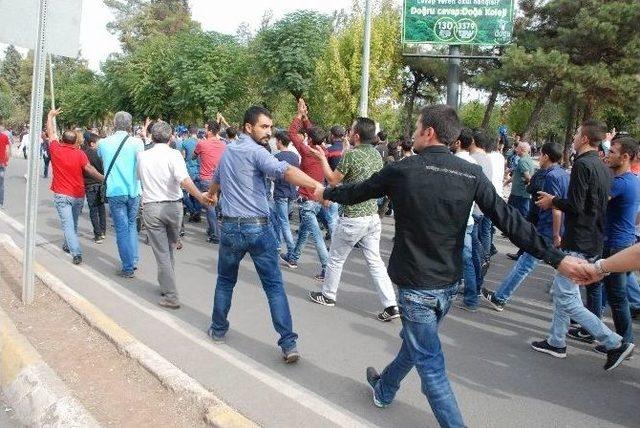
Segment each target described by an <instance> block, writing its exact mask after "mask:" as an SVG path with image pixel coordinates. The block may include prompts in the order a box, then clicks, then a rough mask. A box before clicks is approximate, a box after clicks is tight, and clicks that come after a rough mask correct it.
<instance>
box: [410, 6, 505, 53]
mask: <svg viewBox="0 0 640 428" xmlns="http://www.w3.org/2000/svg"><path fill="white" fill-rule="evenodd" d="M513 15H514V0H404V6H403V13H402V42H403V43H435V44H446V45H491V46H498V45H506V44H508V43H510V42H511V33H512V31H513Z"/></svg>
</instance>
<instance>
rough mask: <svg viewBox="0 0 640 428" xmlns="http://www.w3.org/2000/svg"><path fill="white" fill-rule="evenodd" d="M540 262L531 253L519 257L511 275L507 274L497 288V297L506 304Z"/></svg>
mask: <svg viewBox="0 0 640 428" xmlns="http://www.w3.org/2000/svg"><path fill="white" fill-rule="evenodd" d="M538 263H540V260H538V259H536V258H535V257H533V256H532V255H531V254H529V253H522V255H521V256H520V257H518V261H517V262H516V264H515V265H514V266H513V268H511V272H509V275H507V276H506V278H505V279H504V280H503V281H502V284H500V287H498V288H497V289H496V292H495V297H496V299H497V300H498V301H499V302H500V303H502V304H505V303H506V302H507V301H508V300H509V299H510V298H511V296H512V295H513V293H515V292H516V290H517V289H518V287H520V285H521V284H522V282H523V281H524V280H525V278H526V277H527V275H529V274H530V273H531V272H533V270H534V269H535V268H536V266H537V265H538Z"/></svg>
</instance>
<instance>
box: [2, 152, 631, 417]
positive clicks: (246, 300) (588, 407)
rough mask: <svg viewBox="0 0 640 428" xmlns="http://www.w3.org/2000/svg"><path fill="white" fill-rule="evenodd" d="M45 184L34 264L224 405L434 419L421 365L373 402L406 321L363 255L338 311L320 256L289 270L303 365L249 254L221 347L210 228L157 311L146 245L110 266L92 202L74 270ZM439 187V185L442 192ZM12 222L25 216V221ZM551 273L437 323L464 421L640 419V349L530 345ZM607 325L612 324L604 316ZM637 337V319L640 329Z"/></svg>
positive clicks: (540, 323) (268, 413)
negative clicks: (383, 312) (127, 268)
mask: <svg viewBox="0 0 640 428" xmlns="http://www.w3.org/2000/svg"><path fill="white" fill-rule="evenodd" d="M25 169H26V162H25V161H24V160H22V159H13V161H12V163H11V165H10V167H9V169H8V171H7V174H6V181H5V186H6V198H5V213H6V214H7V215H8V216H10V217H11V218H12V219H14V221H10V222H12V223H13V227H10V226H9V225H8V224H7V223H6V222H2V221H0V233H9V234H10V235H11V236H12V237H14V239H15V240H16V242H17V243H18V244H19V245H22V239H23V238H22V235H21V234H20V233H18V232H17V231H16V230H15V228H18V229H19V227H20V224H18V223H24V207H25V203H24V195H25V185H26V182H25V179H24V177H23V176H24V173H25ZM48 185H49V183H48V180H41V181H40V185H39V200H40V202H39V206H38V233H39V235H40V237H41V238H42V240H40V241H39V246H38V253H37V257H38V260H39V261H40V262H41V263H43V264H44V265H45V266H46V267H47V268H49V269H50V270H51V271H52V272H53V273H54V274H56V275H58V276H59V277H60V278H62V279H63V280H65V281H66V282H67V284H69V285H70V286H71V287H72V288H74V289H75V290H77V291H78V292H80V293H81V294H82V295H84V296H85V297H87V298H88V299H90V300H91V301H93V302H94V303H95V304H96V305H98V306H99V307H100V308H101V309H102V310H104V311H105V312H106V313H107V314H108V315H110V316H112V317H113V318H114V319H115V320H116V321H117V322H119V323H120V324H121V325H123V326H124V327H125V328H126V329H128V330H129V331H130V332H132V333H133V334H134V335H136V336H137V337H138V338H140V339H141V340H142V341H143V342H144V343H146V344H147V345H148V346H150V347H152V348H153V349H155V350H156V351H158V352H159V353H160V354H162V355H163V356H165V357H166V358H168V359H169V360H170V361H172V362H173V363H175V364H176V365H177V366H179V367H180V368H182V369H183V370H184V371H186V372H187V373H189V374H190V375H191V376H193V377H194V378H196V379H197V380H199V381H200V382H202V384H204V385H205V386H206V387H207V388H209V389H211V390H212V391H214V392H215V393H216V394H218V395H219V396H220V397H221V398H222V399H223V400H225V401H226V402H228V403H229V404H231V405H232V406H233V407H235V408H238V409H239V410H240V411H242V412H243V413H244V414H246V415H248V416H249V417H251V418H253V419H254V420H256V421H258V422H259V423H260V424H261V425H263V426H266V427H298V426H302V425H304V426H305V427H306V428H311V427H326V426H381V427H425V426H428V427H433V426H437V424H436V421H435V419H434V417H433V415H432V413H431V411H430V409H429V407H428V405H427V402H426V399H425V397H424V395H423V394H422V393H421V390H420V381H419V378H418V376H417V374H416V372H415V371H412V372H411V373H410V374H409V375H408V376H407V378H406V380H405V382H404V383H403V385H402V388H401V390H400V392H399V393H398V395H397V398H396V401H395V402H394V403H393V405H392V406H390V407H389V408H387V409H384V410H380V409H377V408H375V407H373V405H372V404H371V397H370V391H369V389H368V388H367V386H366V383H365V380H364V370H365V367H366V366H368V365H372V366H375V367H377V368H378V369H382V368H384V366H385V365H386V363H388V362H389V361H391V359H392V358H393V357H394V356H395V353H396V352H397V350H398V348H399V345H400V339H399V337H398V333H399V330H400V322H399V321H396V322H392V323H388V324H384V323H380V322H379V321H377V320H375V319H374V317H375V314H376V312H377V311H379V310H380V307H379V302H378V299H377V297H376V293H375V291H374V289H373V288H372V286H371V285H370V283H369V279H368V275H367V272H366V264H365V262H364V259H363V257H362V254H361V253H360V252H359V251H358V250H354V251H353V253H352V254H351V256H350V257H349V260H348V261H347V263H346V265H345V270H344V273H343V276H342V283H341V286H340V291H339V294H338V303H337V306H336V307H335V308H326V307H322V306H319V305H315V304H312V303H310V302H309V301H308V300H307V292H308V291H309V290H315V289H317V287H318V285H317V283H316V282H315V281H314V280H313V279H312V276H313V275H314V274H315V273H317V268H318V266H317V256H316V255H315V250H314V249H313V248H312V247H311V246H307V248H306V250H305V253H304V255H303V257H302V259H301V263H300V268H299V269H298V270H297V271H289V270H284V271H283V273H284V278H285V287H286V290H287V294H288V296H289V299H290V304H291V308H292V313H293V319H294V328H295V330H296V331H297V332H298V333H299V334H300V341H299V350H300V352H301V354H302V359H301V360H300V362H299V363H298V364H297V365H295V366H287V365H285V364H283V363H282V362H281V360H280V355H279V352H278V351H279V350H278V349H277V347H276V346H275V344H276V340H277V336H276V334H275V332H274V330H273V328H272V326H271V322H270V318H269V314H268V307H267V304H266V300H265V297H264V293H263V292H262V290H261V289H260V288H261V287H260V283H259V281H258V279H257V275H256V273H255V269H254V267H253V264H252V263H251V261H250V259H249V258H246V259H245V260H244V261H243V263H242V265H241V269H240V274H239V281H238V284H237V286H236V289H235V295H234V301H233V306H232V309H231V314H230V322H231V331H230V332H229V334H228V339H227V343H226V344H224V345H214V344H212V343H211V342H210V341H209V340H208V338H207V336H206V334H205V330H206V329H207V327H208V325H209V319H210V314H211V304H212V298H213V291H214V286H215V279H216V275H215V272H216V260H217V247H216V246H215V245H211V244H207V243H206V241H205V235H204V225H203V224H198V225H194V224H188V225H187V235H186V237H185V239H184V244H185V245H184V249H183V250H181V251H179V252H178V253H177V260H176V270H177V278H178V288H179V291H180V294H181V301H182V304H183V306H182V308H181V309H180V310H177V311H169V310H164V309H161V308H159V307H158V306H157V305H156V301H157V299H158V295H157V292H158V288H157V283H156V279H155V277H156V265H155V260H154V258H153V255H152V253H151V248H150V247H148V246H145V245H141V246H140V255H141V263H140V269H139V271H138V272H137V276H136V278H135V279H129V280H126V279H122V278H118V277H116V276H115V275H114V274H115V272H116V270H117V268H118V255H117V250H116V248H115V242H114V236H113V229H111V228H110V229H109V233H108V237H107V241H106V242H105V243H104V244H101V245H96V244H94V243H93V242H92V241H91V237H92V233H91V226H90V223H89V219H88V211H87V209H86V207H85V210H84V212H83V216H82V220H81V222H80V235H81V244H82V246H83V250H84V260H85V263H84V264H83V265H82V266H81V267H74V266H73V265H72V264H71V261H70V259H69V257H68V256H67V255H65V254H63V253H62V252H61V251H60V250H59V248H60V246H61V243H62V233H61V231H60V228H59V221H58V218H57V215H56V213H55V210H54V207H53V203H52V196H51V192H50V191H49V190H48ZM434 191H440V190H438V189H434ZM16 222H17V223H16ZM392 237H393V219H391V218H386V219H385V221H384V229H383V238H382V242H381V248H382V254H383V257H384V258H385V259H386V258H387V257H388V256H389V254H390V250H391V246H392ZM496 240H497V242H496V244H497V246H498V249H499V250H500V254H498V255H497V256H495V258H494V262H493V264H492V267H491V269H490V271H489V274H488V278H487V281H486V282H487V284H486V285H487V286H489V287H491V288H494V287H496V285H497V283H498V282H499V281H500V280H501V279H502V278H503V277H504V276H505V274H506V272H508V270H509V269H510V266H511V265H512V263H513V262H511V261H510V260H508V259H507V258H506V257H505V256H504V253H505V252H508V251H513V250H514V248H513V246H512V245H511V244H510V243H509V242H508V241H507V240H505V239H503V238H500V237H499V234H498V235H497V237H496ZM552 274H553V270H552V269H551V268H549V267H547V266H539V267H538V268H536V270H535V271H534V272H533V274H532V275H531V276H530V277H529V278H528V279H527V281H526V282H525V284H524V285H523V286H522V288H521V289H520V290H519V291H518V293H517V295H516V297H515V298H514V300H513V301H512V303H511V304H510V305H509V306H508V308H507V309H506V310H505V311H504V312H502V313H497V312H494V311H493V310H490V309H488V308H483V309H481V310H480V311H478V312H477V313H467V312H464V311H461V310H459V309H457V308H452V310H451V311H450V313H449V315H447V317H446V319H445V322H444V323H443V325H442V327H441V340H442V342H443V347H444V352H445V355H446V361H447V369H448V372H449V377H450V379H451V381H452V384H453V388H454V391H455V393H456V395H457V398H458V401H459V404H460V407H461V409H462V412H463V415H464V417H465V421H466V423H467V424H468V425H469V426H470V427H513V426H519V427H551V426H553V427H565V426H566V427H578V426H580V427H599V428H604V427H638V426H640V407H639V406H638V403H639V401H638V400H639V399H640V357H636V358H635V359H634V360H632V361H629V362H627V363H625V364H623V365H622V366H621V367H620V368H618V369H616V370H615V371H613V372H611V373H606V372H604V370H603V369H602V365H603V364H604V358H603V357H602V356H600V355H598V354H596V353H594V352H593V351H592V349H591V348H592V347H591V346H590V345H586V344H582V343H575V342H570V348H569V356H568V358H567V359H565V360H558V359H554V358H552V357H548V356H545V355H542V354H539V353H536V352H534V351H532V350H531V349H530V347H529V342H530V341H531V340H532V339H537V338H543V337H545V334H546V332H547V330H548V327H549V324H550V317H551V306H550V301H549V298H548V295H547V294H546V289H547V285H548V283H549V282H550V281H551V278H552ZM607 321H608V322H609V323H610V319H607ZM634 327H635V332H636V335H637V336H640V328H639V327H640V326H639V324H638V323H637V322H636V323H635V324H634Z"/></svg>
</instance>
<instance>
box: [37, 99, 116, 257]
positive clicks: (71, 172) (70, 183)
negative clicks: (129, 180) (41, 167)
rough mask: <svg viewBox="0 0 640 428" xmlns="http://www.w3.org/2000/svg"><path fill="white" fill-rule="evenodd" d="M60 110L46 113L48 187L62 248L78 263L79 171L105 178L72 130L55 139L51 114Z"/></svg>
mask: <svg viewBox="0 0 640 428" xmlns="http://www.w3.org/2000/svg"><path fill="white" fill-rule="evenodd" d="M61 112H62V110H60V109H57V110H50V111H49V114H48V116H47V136H48V137H49V141H50V143H49V153H50V154H51V166H52V168H53V180H52V181H51V191H52V192H53V202H54V204H55V206H56V210H57V211H58V216H59V217H60V224H61V225H62V230H63V232H64V245H63V246H62V249H63V250H64V251H65V252H67V253H71V255H72V256H73V264H75V265H78V264H80V263H82V249H81V248H80V242H79V241H78V217H79V216H80V213H81V212H82V206H83V205H84V178H83V175H82V173H83V171H86V172H87V174H89V175H91V176H92V177H94V178H96V179H97V180H100V181H103V180H104V176H103V175H102V174H100V173H99V172H98V171H97V170H96V169H95V168H94V167H93V166H91V164H90V163H89V159H88V158H87V155H86V154H85V153H84V152H83V151H82V150H80V149H79V148H78V147H77V146H76V133H75V132H74V131H65V132H63V133H62V141H60V142H59V141H58V135H57V134H56V132H55V131H54V127H53V118H54V117H56V116H57V115H58V114H60V113H61Z"/></svg>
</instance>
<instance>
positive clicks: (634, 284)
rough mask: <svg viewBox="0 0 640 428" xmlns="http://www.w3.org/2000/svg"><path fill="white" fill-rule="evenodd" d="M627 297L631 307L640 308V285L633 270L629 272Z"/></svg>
mask: <svg viewBox="0 0 640 428" xmlns="http://www.w3.org/2000/svg"><path fill="white" fill-rule="evenodd" d="M627 299H628V300H629V308H630V309H634V310H635V309H640V286H639V285H638V280H637V279H636V274H635V273H633V272H628V273H627Z"/></svg>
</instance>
